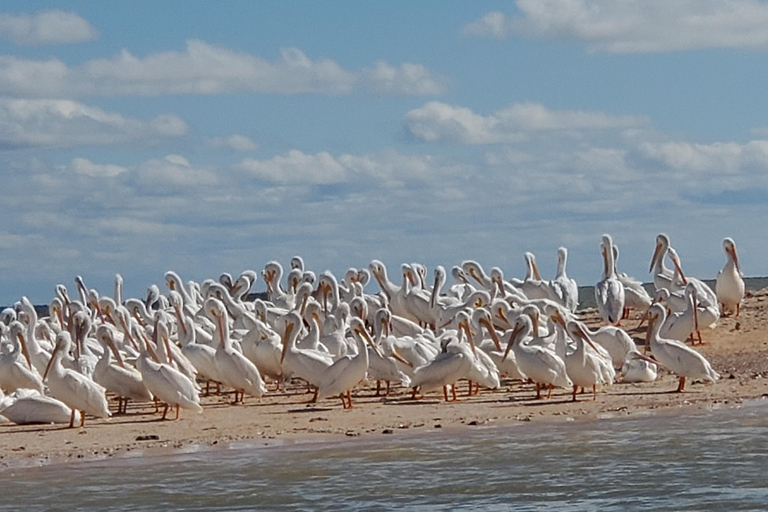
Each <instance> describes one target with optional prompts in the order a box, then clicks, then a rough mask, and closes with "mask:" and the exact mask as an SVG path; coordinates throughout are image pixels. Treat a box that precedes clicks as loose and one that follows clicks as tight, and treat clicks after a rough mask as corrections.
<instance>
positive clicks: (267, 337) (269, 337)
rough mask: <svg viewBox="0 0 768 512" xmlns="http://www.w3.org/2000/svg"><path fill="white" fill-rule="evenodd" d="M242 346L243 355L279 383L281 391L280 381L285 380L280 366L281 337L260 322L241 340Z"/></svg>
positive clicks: (266, 375)
mask: <svg viewBox="0 0 768 512" xmlns="http://www.w3.org/2000/svg"><path fill="white" fill-rule="evenodd" d="M240 346H241V347H242V348H243V355H244V356H245V357H247V358H248V359H250V360H251V361H252V362H253V364H255V365H256V368H258V369H259V373H260V374H261V375H264V376H265V377H269V378H270V379H272V380H274V381H275V382H277V389H279V388H280V381H281V380H283V378H284V374H283V367H282V365H281V364H280V358H281V356H282V354H283V345H282V343H280V335H279V334H278V333H277V332H276V331H275V330H274V329H272V328H271V327H270V326H268V325H267V324H265V323H264V322H262V321H261V320H258V321H257V324H256V326H255V327H253V328H252V329H251V330H250V331H248V332H247V333H246V334H245V336H243V338H242V339H241V340H240Z"/></svg>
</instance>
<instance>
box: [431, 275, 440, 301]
mask: <svg viewBox="0 0 768 512" xmlns="http://www.w3.org/2000/svg"><path fill="white" fill-rule="evenodd" d="M439 280H440V279H439V277H438V275H437V274H435V282H434V283H433V284H432V294H431V295H430V296H429V308H430V309H434V308H435V304H436V303H437V285H438V281H439Z"/></svg>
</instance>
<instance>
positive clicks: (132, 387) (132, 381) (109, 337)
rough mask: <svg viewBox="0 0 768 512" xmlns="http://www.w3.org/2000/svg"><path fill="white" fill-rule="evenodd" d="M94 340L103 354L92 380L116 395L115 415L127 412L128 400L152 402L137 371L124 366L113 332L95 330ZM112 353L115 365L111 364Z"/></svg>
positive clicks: (106, 329) (103, 329)
mask: <svg viewBox="0 0 768 512" xmlns="http://www.w3.org/2000/svg"><path fill="white" fill-rule="evenodd" d="M96 340H97V341H98V342H99V343H101V345H102V347H103V348H104V352H103V353H102V355H101V359H99V361H98V362H97V363H96V366H95V368H94V370H93V380H94V381H96V383H97V384H100V385H101V386H103V387H104V388H105V389H106V390H107V391H109V392H111V393H114V394H116V395H117V399H118V402H117V414H121V413H122V414H125V413H126V412H128V411H127V410H128V400H130V399H133V400H140V401H147V400H152V398H153V396H152V393H150V392H149V390H148V389H147V387H146V386H145V385H144V381H143V380H142V378H141V373H139V371H138V370H136V369H134V368H131V367H129V366H125V364H124V363H123V359H122V357H121V356H120V352H119V351H118V350H117V346H116V345H115V338H114V331H113V329H112V328H111V327H109V326H107V325H103V324H102V325H100V326H99V327H98V328H97V329H96ZM112 353H114V355H115V358H116V359H117V364H112Z"/></svg>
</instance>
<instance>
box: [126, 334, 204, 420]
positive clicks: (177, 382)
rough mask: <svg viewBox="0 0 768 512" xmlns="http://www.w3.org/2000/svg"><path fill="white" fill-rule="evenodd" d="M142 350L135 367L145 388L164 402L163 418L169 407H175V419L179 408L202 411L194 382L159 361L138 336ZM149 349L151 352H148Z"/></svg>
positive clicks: (144, 340)
mask: <svg viewBox="0 0 768 512" xmlns="http://www.w3.org/2000/svg"><path fill="white" fill-rule="evenodd" d="M138 339H139V341H140V342H141V343H143V347H142V348H143V350H142V352H141V353H140V354H139V358H138V359H137V360H136V368H138V370H139V372H141V377H142V380H143V381H144V385H145V386H147V389H148V390H149V391H150V392H151V393H152V394H153V395H154V396H155V398H157V399H158V400H159V401H161V402H163V403H164V404H165V408H164V409H163V419H165V417H166V415H167V414H168V408H169V407H174V406H175V407H176V419H179V409H180V408H182V407H183V408H184V409H190V410H193V411H196V412H197V413H198V414H200V413H202V412H203V408H202V407H200V396H199V395H198V392H197V388H196V386H195V383H194V382H192V381H191V380H189V378H187V377H186V376H185V375H184V374H183V373H181V372H180V371H178V370H176V369H175V368H173V367H172V366H170V365H168V364H165V363H159V362H157V361H156V360H155V357H156V355H155V354H154V350H152V348H151V347H150V345H149V343H148V342H147V340H146V339H144V338H143V337H141V336H139V337H138ZM150 351H151V354H150Z"/></svg>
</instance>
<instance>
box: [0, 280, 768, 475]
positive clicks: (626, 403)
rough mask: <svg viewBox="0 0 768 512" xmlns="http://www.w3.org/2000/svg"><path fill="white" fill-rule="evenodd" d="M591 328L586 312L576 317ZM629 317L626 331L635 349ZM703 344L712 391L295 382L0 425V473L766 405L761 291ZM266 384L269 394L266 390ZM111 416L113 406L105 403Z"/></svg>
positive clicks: (668, 384)
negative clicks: (238, 447) (434, 389)
mask: <svg viewBox="0 0 768 512" xmlns="http://www.w3.org/2000/svg"><path fill="white" fill-rule="evenodd" d="M584 316H585V318H586V319H587V320H588V323H589V324H590V325H593V326H594V325H597V324H598V323H597V319H596V313H595V311H594V310H587V311H585V312H584ZM637 323H638V315H637V314H635V315H633V317H632V318H631V319H630V320H628V321H625V322H624V324H625V328H628V332H629V333H630V334H631V335H632V336H633V338H634V339H635V340H636V341H637V342H638V343H642V342H643V340H644V337H645V332H644V329H641V330H636V329H634V327H635V326H636V325H637ZM702 335H703V337H704V342H705V344H704V345H696V347H695V348H696V349H697V350H699V351H700V352H701V353H702V354H704V356H705V357H707V358H708V359H709V360H710V362H711V363H712V366H713V367H714V368H715V370H716V371H717V372H718V373H720V375H721V378H720V380H719V381H718V382H717V383H715V384H704V383H690V382H689V383H688V384H687V385H686V390H685V392H683V393H675V392H674V391H675V389H676V388H677V381H678V379H677V378H676V377H675V376H673V375H670V374H669V373H667V372H664V371H662V372H661V374H660V377H659V379H658V380H657V381H656V382H654V383H650V384H627V383H622V382H620V381H619V382H616V383H615V384H614V385H612V386H609V387H605V388H604V389H602V390H601V391H600V392H599V393H598V396H597V400H596V401H592V395H591V393H588V394H583V395H579V396H578V397H577V398H578V399H577V401H576V402H572V401H571V394H570V390H565V389H556V390H555V392H554V394H553V396H552V398H551V399H549V400H546V399H543V400H536V399H535V394H536V393H535V388H534V386H533V385H532V384H523V383H520V382H517V381H514V382H513V381H508V380H504V381H502V386H501V388H499V389H497V390H492V391H491V390H481V391H480V394H479V395H477V396H471V397H468V396H467V385H466V382H460V383H459V385H458V391H459V400H458V401H457V402H445V401H444V400H443V396H442V393H431V394H427V395H426V396H425V397H424V398H422V399H418V400H412V399H411V397H410V396H411V395H410V390H407V389H403V388H399V387H397V388H395V387H393V388H392V390H391V392H390V394H389V395H388V396H386V397H383V396H375V392H376V389H375V385H371V384H364V385H361V386H359V387H358V388H357V389H356V391H355V392H354V393H353V397H354V405H355V408H353V409H351V410H343V409H342V407H341V401H340V400H339V399H333V400H330V399H329V400H321V401H320V402H318V403H316V404H310V403H307V402H308V400H309V399H310V398H311V396H312V395H311V394H307V393H306V385H303V384H301V383H300V382H296V383H295V384H293V385H290V386H288V387H287V388H286V389H285V390H282V391H280V392H274V391H272V392H270V393H269V394H268V395H266V396H264V397H262V398H253V397H246V399H245V403H244V404H242V405H233V404H232V403H231V402H232V400H233V395H232V393H224V394H222V395H211V396H207V397H203V399H202V404H203V408H204V412H203V414H201V415H198V414H195V413H192V412H190V411H185V410H182V411H181V419H179V420H178V421H174V420H165V421H163V420H161V419H160V414H155V413H154V405H153V404H151V403H139V404H134V403H131V404H129V407H128V413H127V414H124V415H119V416H117V415H116V416H113V417H112V418H111V419H109V420H98V419H94V418H87V421H86V426H85V427H84V428H72V429H70V428H66V426H61V425H28V426H19V425H14V424H12V423H9V422H3V423H0V468H2V467H15V466H27V465H38V464H49V463H56V462H63V461H71V460H83V459H86V460H87V459H103V458H108V457H120V456H134V455H137V454H142V455H146V454H152V453H163V452H167V451H169V450H179V449H182V450H185V449H196V447H198V446H211V447H216V446H223V445H226V444H228V443H232V442H237V441H248V442H253V443H265V444H278V443H293V442H320V441H327V440H334V439H344V438H346V437H360V436H377V437H378V438H381V439H385V438H386V437H387V436H392V435H394V436H396V435H398V433H402V432H405V431H419V430H425V431H426V430H432V429H471V428H474V427H476V426H482V425H494V426H504V425H508V424H511V423H515V422H519V421H533V422H540V421H579V420H583V419H590V420H591V419H597V418H611V417H625V416H628V415H633V414H659V413H661V412H667V413H675V412H679V411H686V412H688V411H693V410H703V409H708V408H716V407H737V406H738V405H739V404H740V403H741V402H742V401H744V400H747V399H756V398H762V397H768V289H763V290H760V291H757V292H748V297H747V298H746V300H745V302H744V303H742V308H741V315H740V316H739V317H738V318H736V317H725V318H721V319H720V321H719V322H718V325H717V327H716V328H715V329H713V330H709V329H704V330H703V331H702ZM273 387H274V385H272V384H271V385H270V389H273ZM110 407H111V409H112V410H116V408H117V401H116V399H113V397H110Z"/></svg>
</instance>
